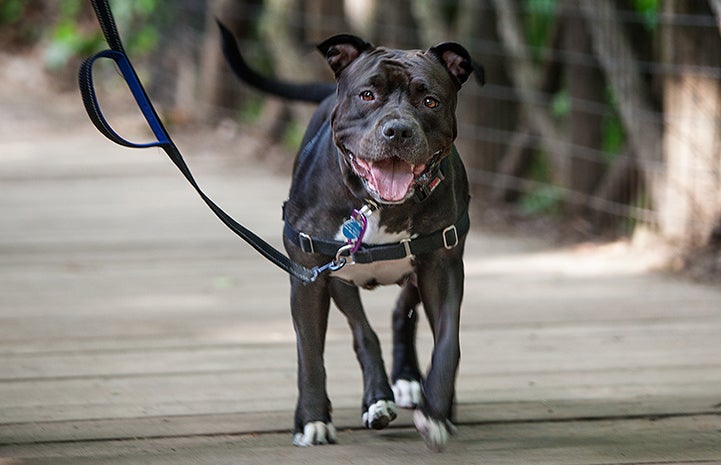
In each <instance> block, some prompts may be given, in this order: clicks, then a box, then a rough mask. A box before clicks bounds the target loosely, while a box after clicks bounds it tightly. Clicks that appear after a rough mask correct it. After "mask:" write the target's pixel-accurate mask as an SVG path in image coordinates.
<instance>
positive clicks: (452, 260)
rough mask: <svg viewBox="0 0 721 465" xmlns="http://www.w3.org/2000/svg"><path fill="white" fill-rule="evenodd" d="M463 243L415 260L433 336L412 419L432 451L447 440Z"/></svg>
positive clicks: (457, 357)
mask: <svg viewBox="0 0 721 465" xmlns="http://www.w3.org/2000/svg"><path fill="white" fill-rule="evenodd" d="M462 249H463V244H459V246H458V247H457V248H456V249H454V250H451V251H446V250H444V251H441V252H438V253H436V254H434V256H432V257H429V258H430V259H426V260H420V261H419V272H418V289H419V291H420V294H421V300H422V302H423V307H424V308H425V311H426V315H427V316H428V321H429V322H430V325H431V329H432V331H433V336H434V341H435V344H434V347H433V354H432V356H431V367H430V370H429V371H428V374H427V375H426V379H425V381H424V383H423V402H422V404H421V406H420V407H419V409H417V410H416V412H415V413H414V416H413V420H414V423H415V425H416V428H417V429H418V431H419V432H420V433H421V435H422V436H423V438H424V439H425V441H426V445H427V446H428V447H429V448H431V449H433V450H441V449H442V448H443V446H444V445H445V443H446V441H447V440H448V433H449V430H452V429H453V428H454V427H453V425H452V423H451V413H452V409H453V400H454V395H455V380H456V371H457V370H458V362H459V360H460V355H461V352H460V344H459V328H460V308H461V301H462V299H463V278H464V273H463V260H462Z"/></svg>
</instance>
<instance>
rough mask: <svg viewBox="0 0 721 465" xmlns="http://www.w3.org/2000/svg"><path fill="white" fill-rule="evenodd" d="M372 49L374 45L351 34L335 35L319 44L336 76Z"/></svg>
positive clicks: (319, 48)
mask: <svg viewBox="0 0 721 465" xmlns="http://www.w3.org/2000/svg"><path fill="white" fill-rule="evenodd" d="M371 49H373V45H371V44H369V43H368V42H366V41H365V40H363V39H361V38H360V37H356V36H353V35H350V34H339V35H337V36H333V37H331V38H329V39H326V40H325V41H324V42H323V43H321V44H320V45H318V50H319V51H320V53H322V54H323V56H325V59H326V61H327V62H328V64H329V65H330V68H331V69H332V70H333V72H334V73H335V75H336V77H337V76H338V75H339V74H340V73H341V71H343V70H344V69H345V67H346V66H348V65H349V64H351V63H352V62H353V60H355V59H356V58H358V57H359V56H360V55H361V54H362V53H363V52H367V51H368V50H371Z"/></svg>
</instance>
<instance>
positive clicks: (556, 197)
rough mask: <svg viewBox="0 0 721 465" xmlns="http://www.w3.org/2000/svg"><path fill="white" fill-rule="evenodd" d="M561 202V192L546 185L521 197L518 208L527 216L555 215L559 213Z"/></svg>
mask: <svg viewBox="0 0 721 465" xmlns="http://www.w3.org/2000/svg"><path fill="white" fill-rule="evenodd" d="M562 200H563V190H562V189H561V188H560V187H558V186H553V185H550V184H548V185H544V186H539V187H538V188H537V189H534V190H533V191H531V192H529V193H527V194H526V195H524V196H523V197H521V199H520V201H519V203H518V207H519V208H520V209H521V212H523V213H525V214H527V215H534V216H536V215H557V214H559V213H560V208H561V201H562Z"/></svg>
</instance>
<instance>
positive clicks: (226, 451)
mask: <svg viewBox="0 0 721 465" xmlns="http://www.w3.org/2000/svg"><path fill="white" fill-rule="evenodd" d="M719 427H721V423H720V421H719V417H718V416H707V415H704V416H689V417H672V418H665V419H657V420H648V419H633V420H599V421H588V422H578V421H572V422H525V423H524V422H519V423H516V422H513V423H488V424H482V425H476V426H467V427H462V428H460V429H459V433H458V434H457V435H456V436H454V437H453V440H452V441H451V442H450V443H449V445H448V447H447V449H446V450H445V451H444V452H443V453H442V454H432V453H429V452H428V450H427V449H426V448H425V447H424V446H423V444H422V441H421V439H420V438H419V436H418V434H417V433H416V432H415V431H414V430H413V429H411V428H392V429H388V430H385V431H382V432H374V431H367V430H347V429H342V430H340V431H339V444H338V445H335V446H322V447H315V448H312V449H303V448H297V447H292V446H291V445H290V434H289V433H288V432H275V433H268V434H239V435H227V436H224V435H209V436H191V437H179V438H157V439H148V440H138V439H126V440H118V441H90V442H59V443H48V444H36V445H30V446H24V445H15V446H12V445H10V446H4V447H3V446H0V456H2V457H6V458H7V459H18V460H20V461H21V463H23V464H30V465H41V464H53V465H62V464H73V465H76V464H86V463H87V464H89V463H92V464H110V463H112V464H133V465H135V464H137V463H143V464H148V465H156V464H170V463H172V464H186V463H187V464H190V463H192V464H215V463H243V464H262V465H264V464H267V463H268V462H269V461H271V462H276V463H309V462H312V463H314V464H317V465H324V464H337V463H346V462H347V461H348V460H352V463H354V464H360V465H362V464H373V465H375V464H378V463H397V464H438V463H447V464H457V463H464V464H475V463H478V464H480V463H483V464H488V465H496V464H498V465H510V464H518V463H534V464H541V465H544V464H549V465H550V464H553V465H559V464H561V465H563V464H569V465H570V464H574V465H584V464H589V465H590V464H639V463H643V464H649V465H651V464H659V465H660V464H666V465H673V464H711V463H718V461H719V460H720V459H721V442H720V441H719V440H718V434H719ZM7 459H6V460H7ZM11 463H12V462H11Z"/></svg>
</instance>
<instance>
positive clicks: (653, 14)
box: [633, 0, 661, 31]
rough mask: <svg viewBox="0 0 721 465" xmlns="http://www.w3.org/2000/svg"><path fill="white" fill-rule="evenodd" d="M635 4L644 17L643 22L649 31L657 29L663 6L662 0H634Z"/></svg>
mask: <svg viewBox="0 0 721 465" xmlns="http://www.w3.org/2000/svg"><path fill="white" fill-rule="evenodd" d="M633 6H634V8H635V9H636V11H637V12H638V13H640V14H641V16H642V17H643V23H644V25H645V26H646V29H648V30H649V31H654V30H656V27H657V26H658V13H659V10H660V8H661V2H660V0H633Z"/></svg>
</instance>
